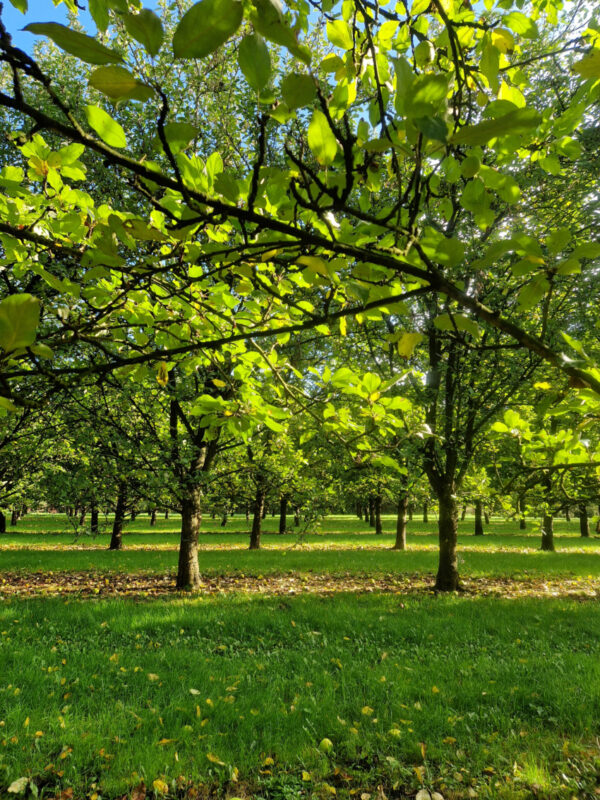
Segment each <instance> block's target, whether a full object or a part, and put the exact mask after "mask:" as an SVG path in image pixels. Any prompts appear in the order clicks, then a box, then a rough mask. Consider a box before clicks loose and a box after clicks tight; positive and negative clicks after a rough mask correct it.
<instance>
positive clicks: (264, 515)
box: [262, 503, 267, 519]
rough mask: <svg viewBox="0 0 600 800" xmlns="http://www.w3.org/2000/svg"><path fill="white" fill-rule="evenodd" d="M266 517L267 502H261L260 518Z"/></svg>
mask: <svg viewBox="0 0 600 800" xmlns="http://www.w3.org/2000/svg"><path fill="white" fill-rule="evenodd" d="M266 517H267V504H266V503H263V510H262V518H263V519H266Z"/></svg>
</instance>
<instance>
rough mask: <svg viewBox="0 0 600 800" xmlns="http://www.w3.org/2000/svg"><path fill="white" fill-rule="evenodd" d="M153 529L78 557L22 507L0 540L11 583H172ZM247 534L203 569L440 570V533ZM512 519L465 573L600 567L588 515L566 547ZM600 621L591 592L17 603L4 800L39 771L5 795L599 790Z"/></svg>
mask: <svg viewBox="0 0 600 800" xmlns="http://www.w3.org/2000/svg"><path fill="white" fill-rule="evenodd" d="M160 522H161V527H160V528H159V530H158V531H157V532H154V531H152V532H150V531H151V529H149V528H148V520H147V518H146V517H142V518H138V520H136V522H135V523H133V524H130V526H129V528H128V530H129V531H130V532H129V533H128V534H127V536H126V539H125V546H126V547H129V548H130V549H129V550H125V551H123V552H121V553H110V552H107V551H106V550H105V549H104V548H105V546H106V544H107V541H106V536H102V537H99V538H98V539H96V540H88V539H85V541H86V542H90V543H91V545H92V546H87V545H86V546H85V547H84V548H82V549H69V548H72V545H73V541H74V540H73V536H72V534H66V533H64V531H62V532H61V526H63V527H64V519H60V518H57V517H53V516H50V515H38V516H34V515H31V516H28V517H26V518H25V519H24V520H23V521H22V522H21V523H19V526H18V527H17V529H16V530H14V529H12V530H10V529H9V534H7V535H6V536H3V537H1V542H0V546H1V547H2V548H3V549H2V550H1V551H0V582H1V580H2V578H1V572H2V571H3V570H4V571H6V570H21V571H23V572H24V573H26V572H27V571H29V572H31V571H34V570H44V571H47V570H55V571H57V572H60V573H61V574H62V573H63V572H64V573H68V571H69V570H88V569H93V570H96V571H98V570H101V571H102V570H106V571H131V572H136V571H156V572H164V571H168V570H171V571H172V570H173V569H174V567H175V563H176V552H175V550H174V549H160V546H161V545H162V546H163V548H164V547H173V546H175V545H176V543H177V534H176V530H177V527H178V520H177V519H171V520H168V521H165V520H161V521H160ZM234 522H235V526H234V525H232V526H231V532H227V533H223V532H222V530H221V529H220V528H219V525H218V521H215V522H213V521H212V520H207V522H206V533H205V534H203V538H202V545H203V546H204V547H205V548H207V549H204V550H203V551H202V552H201V554H200V559H201V569H202V570H203V571H204V572H206V573H207V574H208V573H212V574H230V573H232V572H238V573H244V574H253V575H255V576H260V575H267V574H270V573H272V572H281V571H289V570H299V571H301V572H306V573H308V572H309V571H314V572H325V573H332V574H340V573H344V572H349V573H353V574H355V573H356V574H358V573H360V574H362V573H366V574H367V575H377V574H381V573H385V572H393V571H403V572H408V573H412V572H425V573H433V571H434V570H435V566H436V563H437V554H436V551H435V545H436V538H435V532H434V531H435V523H429V525H427V526H424V525H423V524H422V523H420V522H417V521H415V522H413V523H412V525H411V527H410V528H409V547H410V550H409V551H408V552H406V553H395V552H391V551H390V550H389V547H390V545H391V539H392V538H393V537H392V535H391V534H387V535H385V536H384V537H375V536H374V535H373V534H372V533H368V532H367V531H366V530H365V528H364V525H362V526H361V525H360V523H359V521H357V520H355V519H352V518H349V517H346V518H343V517H333V518H330V519H328V520H327V521H326V523H325V525H324V528H323V533H322V535H318V536H317V535H313V536H310V537H308V538H307V539H306V544H305V545H304V546H302V547H301V546H299V543H298V538H297V536H295V535H294V534H289V535H287V536H285V537H280V536H278V535H277V534H274V533H271V534H269V533H267V534H266V535H265V544H266V545H267V547H266V549H265V550H263V551H261V552H252V553H250V552H248V551H247V550H245V549H241V548H242V547H246V546H247V541H248V540H247V527H246V523H245V520H240V519H239V518H237V519H236V520H234ZM265 522H266V527H267V530H268V529H269V528H271V530H273V528H274V526H275V525H276V520H272V519H270V518H269V519H267V520H266V521H265ZM384 524H385V527H386V528H387V529H388V530H390V529H393V519H392V518H391V517H390V518H386V520H385V521H384ZM514 527H515V526H514V524H512V523H506V522H502V521H500V520H495V521H494V522H493V523H492V525H491V526H490V528H488V529H487V531H488V534H487V535H486V536H485V537H483V539H481V538H479V537H478V538H477V539H475V537H473V536H472V535H470V534H471V530H472V520H467V521H466V523H464V525H463V526H462V528H461V541H460V547H461V564H460V569H461V573H462V574H463V575H472V576H475V577H477V576H490V577H491V576H504V577H511V576H515V575H516V576H523V575H530V576H531V575H539V576H541V575H548V576H551V575H552V576H555V577H558V578H560V577H562V576H564V577H567V576H570V575H571V576H572V575H575V576H583V577H587V576H589V575H593V576H594V578H597V577H598V575H599V574H600V571H599V569H598V566H599V565H600V560H599V558H598V556H599V553H600V539H598V538H594V537H592V538H591V539H590V540H589V541H588V542H582V541H581V539H580V537H579V536H578V526H577V523H576V522H572V523H570V524H568V523H566V522H562V521H561V522H560V523H558V525H557V547H558V548H559V552H557V553H554V554H552V553H541V552H539V551H538V550H537V549H536V548H537V547H538V546H539V542H538V535H537V530H535V529H534V526H533V524H531V525H530V530H531V533H530V534H529V535H527V536H523V535H521V534H520V533H519V532H518V531H514ZM380 541H381V543H379V542H380ZM155 544H156V545H158V546H159V549H143V550H142V549H137V550H136V549H131V548H132V546H134V545H139V546H144V547H150V548H151V547H154V545H155ZM98 545H100V547H101V548H102V549H96V548H97V547H98ZM48 547H54V548H55V549H47V548H48ZM11 548H12V549H11ZM15 548H16V549H15ZM58 548H66V549H58ZM67 579H68V578H67ZM598 631H600V607H599V606H598V604H597V603H596V602H593V601H592V602H578V601H576V600H570V599H559V598H544V599H541V598H533V597H522V598H520V599H518V600H510V601H508V600H499V599H496V598H482V597H479V598H477V597H472V596H471V597H465V596H458V595H453V596H448V597H431V596H425V595H423V596H419V595H416V596H414V595H412V596H410V595H409V596H405V595H403V596H397V595H394V594H377V593H375V594H361V595H352V594H338V595H336V596H335V597H320V596H317V595H302V596H295V597H289V598H287V597H284V598H281V597H268V596H266V597H259V596H255V595H254V596H250V595H244V594H243V593H237V594H229V595H224V596H206V597H201V596H200V597H189V598H187V597H182V596H181V595H174V596H173V597H162V598H159V599H150V600H142V601H140V600H137V601H136V600H133V599H119V598H117V599H110V600H105V599H97V600H91V599H90V600H81V599H78V600H63V599H60V598H46V599H29V600H28V599H5V600H4V601H2V602H0V797H1V796H2V795H3V792H6V790H7V788H8V787H9V786H10V785H11V784H14V782H15V781H18V780H19V779H20V778H26V779H27V781H21V782H20V783H17V784H16V785H13V788H16V789H19V790H22V792H21V796H22V797H26V796H28V795H31V794H32V793H36V792H37V793H38V794H41V795H42V796H51V797H55V796H57V797H59V798H60V800H70V798H71V797H73V799H74V800H79V798H84V797H87V798H90V800H91V799H92V798H93V800H114V799H116V798H122V797H123V796H124V795H128V796H131V795H132V793H133V794H134V795H135V797H136V800H142V798H143V794H144V793H143V791H142V790H141V789H140V788H139V787H140V784H141V783H142V782H143V783H144V784H145V787H146V791H147V793H148V796H149V797H155V798H156V800H161V798H162V797H163V796H165V795H168V796H173V797H175V796H178V797H183V796H184V795H186V796H187V797H189V798H190V800H195V798H203V797H205V796H208V795H209V794H211V793H212V795H211V796H214V797H242V798H250V797H252V798H261V799H262V800H291V798H301V797H302V798H332V797H333V796H334V790H335V795H336V796H337V797H339V798H348V800H350V798H353V797H359V798H361V797H362V796H364V795H370V796H371V798H381V797H382V796H383V795H385V796H386V797H387V798H389V800H392V798H400V797H407V796H408V797H413V796H415V795H416V793H417V791H418V789H420V788H422V787H425V788H427V789H429V790H430V791H434V790H436V791H439V792H441V793H442V795H443V797H444V798H445V800H454V799H455V798H456V800H458V798H469V797H473V796H476V797H478V798H490V799H491V798H507V799H508V798H514V799H515V800H526V798H531V797H538V798H561V800H562V798H564V800H571V799H572V798H573V797H576V798H579V800H582V799H583V798H592V797H594V796H596V794H595V792H596V789H597V788H598V786H599V785H600V747H599V737H600V638H599V637H598ZM324 738H326V739H329V740H330V741H331V743H332V750H331V751H330V752H323V750H322V749H320V748H319V745H320V743H321V742H322V740H323V739H324ZM135 787H138V789H137V790H135ZM378 787H381V789H379V788H378ZM134 790H135V791H134ZM9 796H11V797H14V796H15V793H12V794H11V795H9Z"/></svg>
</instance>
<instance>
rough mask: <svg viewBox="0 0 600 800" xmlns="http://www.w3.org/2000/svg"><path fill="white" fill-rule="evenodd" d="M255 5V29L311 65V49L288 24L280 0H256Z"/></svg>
mask: <svg viewBox="0 0 600 800" xmlns="http://www.w3.org/2000/svg"><path fill="white" fill-rule="evenodd" d="M254 5H255V7H256V10H255V12H254V14H253V16H252V17H251V19H252V24H253V26H254V30H255V31H256V32H257V33H260V34H262V35H263V36H264V37H265V39H268V40H269V41H270V42H275V43H276V44H280V45H282V46H283V47H285V48H287V49H288V50H289V51H290V53H291V54H292V55H294V56H296V58H299V59H300V60H301V61H303V62H304V63H305V64H306V65H310V62H311V53H310V50H309V49H308V48H307V47H304V46H303V45H301V44H299V43H298V40H297V39H296V34H295V33H294V32H293V31H292V30H291V28H289V27H288V25H287V24H286V22H285V19H284V16H283V14H282V10H281V4H280V2H279V0H254Z"/></svg>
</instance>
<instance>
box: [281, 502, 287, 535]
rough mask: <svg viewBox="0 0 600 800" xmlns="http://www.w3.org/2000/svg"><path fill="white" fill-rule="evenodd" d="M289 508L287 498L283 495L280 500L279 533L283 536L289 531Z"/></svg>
mask: <svg viewBox="0 0 600 800" xmlns="http://www.w3.org/2000/svg"><path fill="white" fill-rule="evenodd" d="M287 507H288V499H287V496H286V495H285V494H282V495H281V498H280V500H279V533H281V534H284V533H285V532H286V530H287Z"/></svg>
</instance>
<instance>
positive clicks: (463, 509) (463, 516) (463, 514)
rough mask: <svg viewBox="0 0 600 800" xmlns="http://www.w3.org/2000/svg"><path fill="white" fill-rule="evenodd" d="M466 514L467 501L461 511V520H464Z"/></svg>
mask: <svg viewBox="0 0 600 800" xmlns="http://www.w3.org/2000/svg"><path fill="white" fill-rule="evenodd" d="M466 516H467V504H466V503H465V504H464V505H463V507H462V511H461V512H460V521H461V522H464V521H465V517H466Z"/></svg>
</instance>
